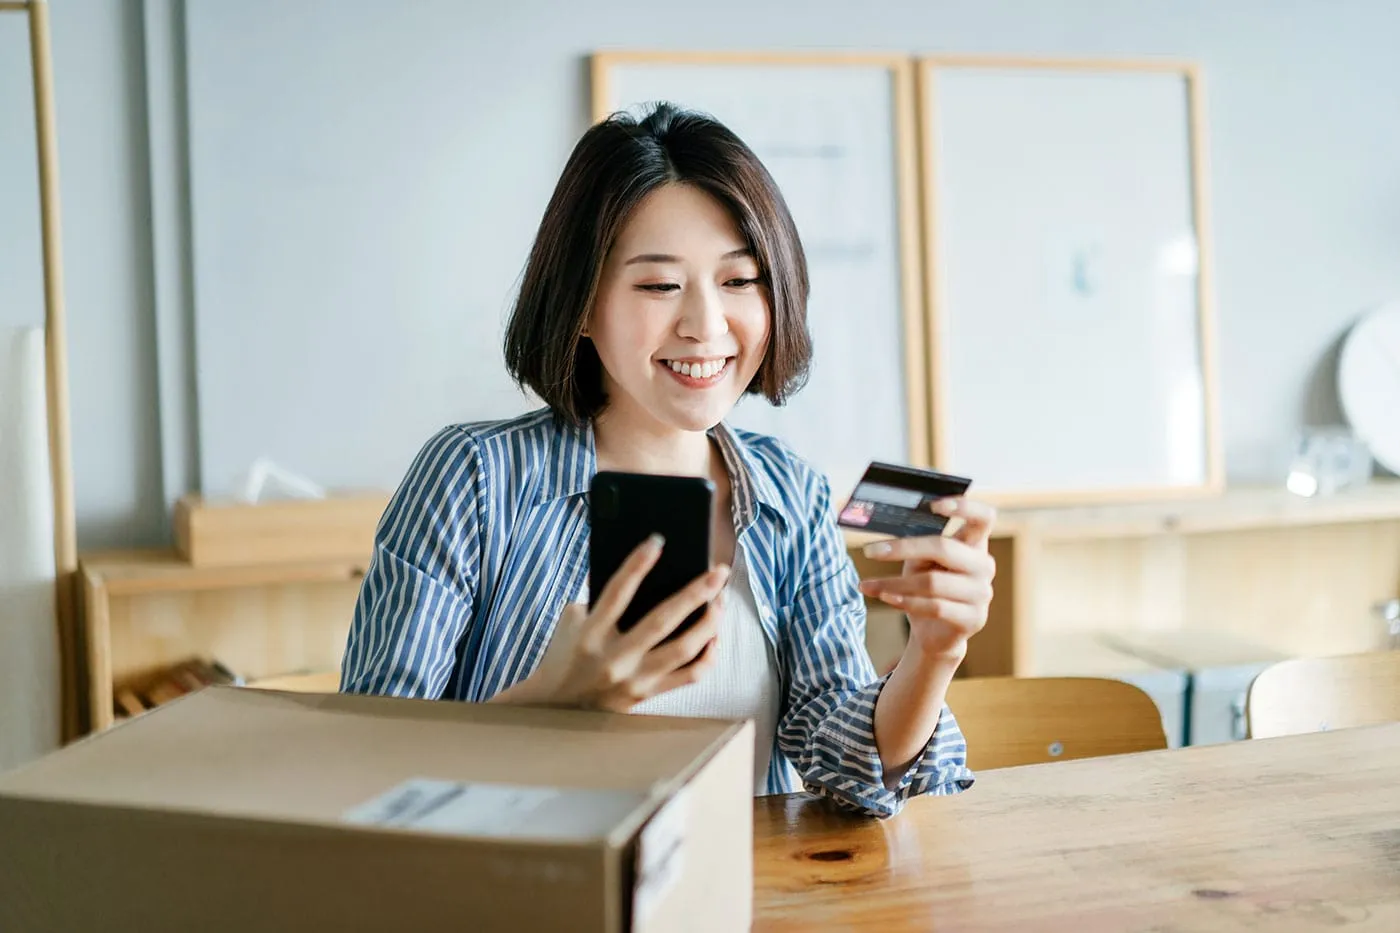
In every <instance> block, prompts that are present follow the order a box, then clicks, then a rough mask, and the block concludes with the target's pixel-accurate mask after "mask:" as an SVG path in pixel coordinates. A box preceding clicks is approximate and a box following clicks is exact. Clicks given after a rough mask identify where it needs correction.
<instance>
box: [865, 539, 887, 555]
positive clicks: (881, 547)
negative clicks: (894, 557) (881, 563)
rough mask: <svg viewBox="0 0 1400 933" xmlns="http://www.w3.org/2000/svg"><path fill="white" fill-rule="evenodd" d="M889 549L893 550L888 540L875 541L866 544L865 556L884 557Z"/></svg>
mask: <svg viewBox="0 0 1400 933" xmlns="http://www.w3.org/2000/svg"><path fill="white" fill-rule="evenodd" d="M891 550H893V548H891V547H890V543H889V542H888V541H876V542H875V543H874V544H867V545H866V546H865V556H866V557H886V556H888V555H889V553H890V551H891Z"/></svg>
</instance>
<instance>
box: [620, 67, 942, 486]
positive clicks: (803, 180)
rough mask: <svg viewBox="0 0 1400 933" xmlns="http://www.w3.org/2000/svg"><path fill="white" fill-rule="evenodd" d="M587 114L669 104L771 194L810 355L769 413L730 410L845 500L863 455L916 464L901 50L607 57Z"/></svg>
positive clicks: (912, 216) (910, 119)
mask: <svg viewBox="0 0 1400 933" xmlns="http://www.w3.org/2000/svg"><path fill="white" fill-rule="evenodd" d="M592 81H593V87H592V92H593V94H592V99H593V118H594V119H595V120H601V119H603V118H605V117H607V116H608V115H609V114H611V113H614V112H617V111H622V110H628V111H632V112H637V111H638V110H640V109H644V108H645V107H647V105H649V104H653V103H656V102H658V101H663V100H664V101H669V102H671V103H673V104H675V105H677V106H680V107H683V108H685V109H688V110H697V111H701V112H704V113H708V114H710V115H711V116H714V117H716V118H717V119H718V120H720V121H721V122H722V123H724V124H725V125H726V126H728V127H729V128H730V129H732V130H733V131H734V132H735V133H737V134H738V135H739V137H740V138H741V139H743V140H744V141H745V142H746V143H747V144H748V145H749V147H750V148H752V149H753V150H754V152H755V153H757V155H758V157H759V158H760V159H761V160H762V161H763V163H764V165H766V166H767V168H768V170H769V172H771V173H772V175H773V177H774V179H775V180H776V181H777V183H778V187H779V188H780V189H781V190H782V192H783V196H784V198H785V199H786V201H787V204H788V207H789V209H790V210H791V211H792V215H793V219H794V220H795V221H796V223H797V228H798V232H799V233H800V235H801V237H802V243H803V246H804V248H805V250H806V254H807V263H808V271H809V277H810V279H811V296H810V299H809V301H808V309H807V321H808V327H809V329H810V331H811V333H812V341H813V346H814V351H813V352H814V355H813V360H812V368H811V376H810V379H809V381H808V383H807V385H806V387H805V388H804V389H803V390H802V391H801V392H799V393H797V394H796V395H795V396H794V397H793V398H792V399H791V400H789V401H788V403H787V404H786V405H784V406H783V407H782V408H775V407H773V406H772V405H770V404H768V402H767V401H766V400H764V399H763V398H762V397H753V396H750V397H745V399H744V400H743V401H741V402H740V403H739V405H738V407H737V408H736V409H735V411H734V414H733V416H732V417H731V418H730V419H729V420H730V422H731V423H732V424H734V425H736V426H739V427H744V428H748V429H750V430H755V431H761V432H763V433H765V434H773V435H776V436H778V437H780V438H782V439H783V440H784V441H786V442H787V443H788V444H790V445H791V446H792V447H793V449H795V450H796V451H797V452H798V453H799V454H800V455H802V456H803V457H805V458H806V459H808V460H809V461H811V462H812V463H813V464H814V465H815V466H816V467H817V469H819V470H821V471H823V472H824V473H825V474H826V475H827V477H828V478H829V479H830V481H831V483H832V488H833V495H835V496H837V497H843V496H845V495H846V494H847V493H848V492H849V490H850V489H851V488H853V487H854V485H855V482H856V480H857V479H858V478H859V476H860V474H861V472H862V471H863V470H864V469H865V467H866V465H867V464H868V462H869V461H870V460H872V459H879V460H888V461H894V462H904V463H913V464H916V465H923V464H926V463H927V462H928V458H929V453H930V451H929V446H928V404H927V399H928V384H927V377H926V373H927V368H926V363H925V357H924V348H925V346H926V340H925V335H924V329H923V328H924V321H923V312H922V295H921V286H920V282H921V270H920V252H919V248H918V181H917V172H918V159H917V155H916V146H917V134H916V130H915V121H916V116H915V113H916V110H915V104H914V74H913V63H912V61H911V60H910V59H908V58H907V57H905V56H902V55H860V56H833V55H803V54H781V55H777V54H775V55H766V54H744V53H739V54H734V53H713V54H711V53H683V52H681V53H678V52H607V53H599V54H597V55H594V56H593V59H592Z"/></svg>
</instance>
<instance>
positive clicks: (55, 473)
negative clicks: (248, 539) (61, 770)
mask: <svg viewBox="0 0 1400 933" xmlns="http://www.w3.org/2000/svg"><path fill="white" fill-rule="evenodd" d="M21 6H25V4H21ZM27 9H28V10H29V47H30V61H31V63H32V65H33V69H34V123H35V137H36V139H37V142H38V155H39V218H40V225H41V231H42V237H43V256H44V334H45V341H44V349H45V364H46V366H45V369H46V371H47V383H46V389H47V400H48V422H49V470H50V474H51V478H52V482H53V512H54V535H53V543H54V570H55V573H56V576H57V579H56V581H55V582H56V593H55V596H56V602H57V610H58V611H57V620H56V621H57V624H58V637H59V649H60V652H61V658H62V670H63V740H64V741H65V742H67V741H70V740H72V739H74V738H76V737H77V736H78V735H79V734H80V733H81V731H82V722H81V717H80V709H81V697H80V688H81V679H80V668H79V665H78V650H77V649H78V631H77V625H78V623H77V605H76V590H75V586H76V579H77V569H78V544H77V527H76V519H75V517H74V510H73V466H72V453H71V435H70V429H69V419H68V337H67V326H66V320H65V315H64V307H63V249H62V226H61V223H60V211H59V196H58V131H57V126H56V121H55V117H54V93H53V57H52V46H51V42H50V38H49V4H48V2H47V0H29V2H28V4H27Z"/></svg>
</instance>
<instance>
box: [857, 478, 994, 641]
mask: <svg viewBox="0 0 1400 933" xmlns="http://www.w3.org/2000/svg"><path fill="white" fill-rule="evenodd" d="M931 508H932V511H934V512H935V513H936V514H939V515H946V516H948V517H949V518H955V517H956V518H959V519H961V520H962V525H961V527H959V528H958V529H957V530H956V531H954V532H953V533H952V534H950V535H947V536H942V535H929V536H925V537H917V538H900V539H895V540H892V541H878V542H876V543H874V544H869V545H867V546H866V548H865V556H866V557H869V558H872V559H874V560H889V561H895V560H902V561H903V562H904V573H903V574H901V575H900V576H897V577H881V578H878V579H872V580H865V581H863V582H862V583H861V585H860V591H861V592H862V593H864V594H865V595H866V596H870V597H874V598H876V599H879V600H880V601H882V602H884V603H887V604H888V605H891V606H894V607H896V608H898V609H902V610H904V613H905V614H906V615H907V616H908V617H909V648H910V649H913V650H917V651H918V652H919V653H920V654H921V655H923V656H925V657H926V658H942V659H947V660H953V661H955V662H961V661H962V659H963V657H964V655H966V653H967V640H968V639H969V638H971V637H972V636H973V635H975V634H977V633H978V632H979V631H981V629H982V626H984V625H986V624H987V609H988V607H989V606H990V605H991V602H992V579H993V578H994V577H995V576H996V561H995V560H993V559H992V555H991V554H990V553H989V552H988V550H987V542H988V540H989V539H990V538H991V536H992V525H993V524H994V523H995V522H996V510H995V509H993V508H992V507H991V506H990V505H987V504H985V503H982V502H977V501H975V500H972V499H965V498H963V497H960V496H959V497H954V498H949V499H940V500H938V501H937V502H935V503H933V505H932V506H931Z"/></svg>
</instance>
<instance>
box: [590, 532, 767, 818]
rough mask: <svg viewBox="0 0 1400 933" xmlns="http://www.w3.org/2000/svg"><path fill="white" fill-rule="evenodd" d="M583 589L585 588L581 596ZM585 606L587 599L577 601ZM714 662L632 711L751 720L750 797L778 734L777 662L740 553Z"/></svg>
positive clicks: (760, 787) (763, 779)
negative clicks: (705, 670)
mask: <svg viewBox="0 0 1400 933" xmlns="http://www.w3.org/2000/svg"><path fill="white" fill-rule="evenodd" d="M586 588H587V584H586V583H585V590H586ZM582 599H583V601H584V602H585V603H586V602H587V601H588V596H587V593H586V592H585V593H584V594H583V597H582ZM715 649H716V650H717V651H718V652H719V656H718V657H717V658H716V660H715V665H714V667H712V668H710V671H709V673H707V674H706V675H705V676H704V677H703V678H701V679H700V680H699V681H697V682H696V683H693V684H687V685H686V686H684V687H680V688H678V689H676V690H672V691H671V692H669V693H663V694H661V695H660V696H654V697H652V698H651V699H649V700H644V701H642V702H641V703H638V704H637V705H636V706H634V707H632V712H633V713H640V714H646V715H650V716H692V717H696V718H703V719H735V720H737V719H752V720H753V724H754V755H753V768H754V772H753V773H754V794H755V795H760V794H763V793H764V792H765V788H766V787H767V778H768V764H769V760H770V759H771V758H772V755H773V741H774V736H776V735H777V732H778V710H779V708H780V706H781V701H782V697H781V696H780V694H779V681H778V659H777V656H776V655H775V654H774V653H773V647H772V645H770V644H769V643H768V639H767V638H766V637H765V636H764V634H763V627H762V625H761V624H760V622H759V620H758V600H757V599H756V598H755V597H754V594H753V587H752V586H751V585H750V582H749V573H748V567H747V566H746V565H745V563H744V557H743V551H742V549H740V548H735V551H734V564H733V566H732V568H731V570H730V575H729V583H728V587H727V591H726V593H725V601H724V618H723V619H721V620H720V626H719V639H718V641H717V642H716V643H715Z"/></svg>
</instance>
